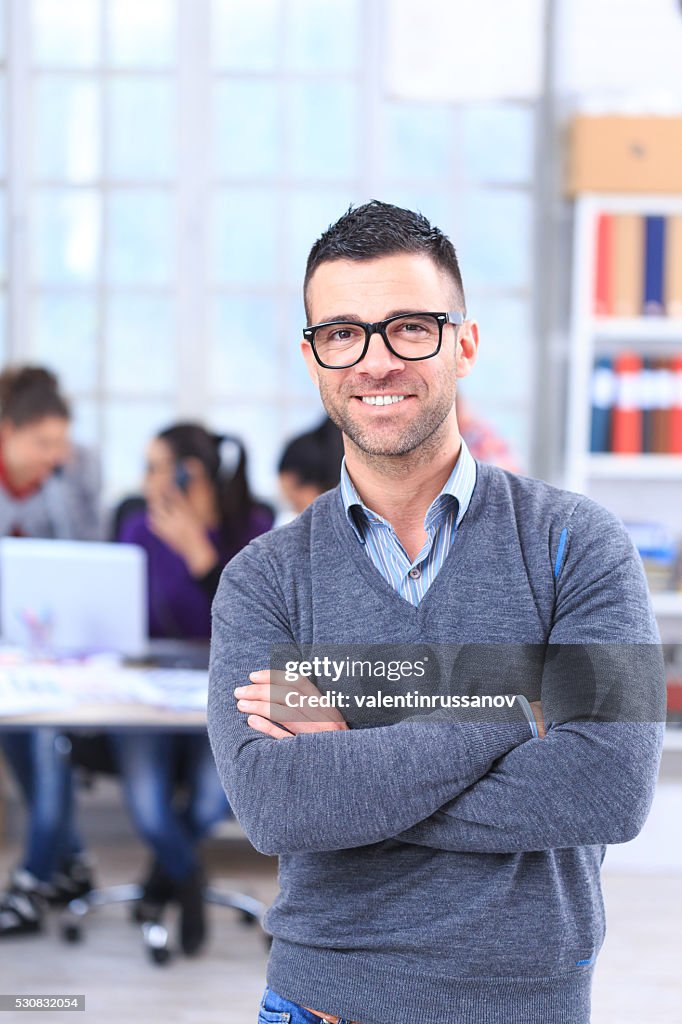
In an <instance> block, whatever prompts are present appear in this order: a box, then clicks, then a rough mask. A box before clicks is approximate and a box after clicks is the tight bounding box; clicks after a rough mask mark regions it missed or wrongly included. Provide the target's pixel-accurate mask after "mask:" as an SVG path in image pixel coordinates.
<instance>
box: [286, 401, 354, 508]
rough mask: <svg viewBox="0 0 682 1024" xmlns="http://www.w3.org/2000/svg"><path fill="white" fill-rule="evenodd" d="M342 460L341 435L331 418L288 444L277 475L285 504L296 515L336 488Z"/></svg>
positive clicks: (326, 418) (327, 418)
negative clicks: (320, 496)
mask: <svg viewBox="0 0 682 1024" xmlns="http://www.w3.org/2000/svg"><path fill="white" fill-rule="evenodd" d="M342 458H343V441H342V439H341V431H340V430H339V428H338V427H337V426H336V424H335V423H333V422H332V420H330V419H329V417H328V416H327V417H325V419H324V420H323V421H322V423H320V425H319V426H318V427H315V429H314V430H309V431H307V432H306V433H305V434H299V436H298V437H295V438H293V440H291V441H289V443H288V444H287V446H286V447H285V449H284V451H283V452H282V456H281V458H280V460H279V465H278V466H277V472H278V474H279V486H280V490H281V492H282V495H283V496H284V500H285V501H286V503H287V505H288V506H289V507H290V508H291V509H292V510H293V512H294V513H295V514H296V515H298V514H299V513H300V512H303V510H304V509H306V508H307V507H308V505H310V503H311V502H312V501H314V500H315V498H317V497H318V496H319V495H320V494H324V492H325V491H330V490H331V489H332V487H336V484H337V483H338V479H339V472H340V470H341V459H342ZM289 518H291V517H289Z"/></svg>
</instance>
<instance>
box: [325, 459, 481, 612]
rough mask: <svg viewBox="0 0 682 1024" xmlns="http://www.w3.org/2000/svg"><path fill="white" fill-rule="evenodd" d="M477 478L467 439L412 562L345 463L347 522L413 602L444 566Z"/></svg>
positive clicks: (390, 579) (378, 565)
mask: <svg viewBox="0 0 682 1024" xmlns="http://www.w3.org/2000/svg"><path fill="white" fill-rule="evenodd" d="M475 483H476V462H475V460H474V458H473V456H472V454H471V452H470V451H469V449H468V448H467V446H466V444H465V442H464V440H462V448H461V451H460V453H459V457H458V459H457V462H456V463H455V467H454V469H453V470H452V473H451V474H450V476H449V477H448V479H447V480H446V482H445V486H444V487H443V489H442V491H441V492H440V494H439V495H437V497H435V498H434V499H433V501H432V502H431V504H430V505H429V508H428V511H427V513H426V515H425V517H424V530H425V531H426V535H427V537H426V543H425V544H424V546H423V548H422V549H421V551H420V552H419V554H418V555H417V557H416V558H415V559H414V561H410V558H409V556H408V554H407V552H406V551H405V548H404V547H403V546H402V544H401V543H400V541H399V540H398V537H397V535H396V532H395V530H394V529H393V527H392V526H391V524H390V523H389V522H388V520H386V519H384V518H383V517H382V516H380V515H377V513H376V512H373V511H372V510H371V509H369V508H367V506H366V505H365V504H364V503H363V501H362V499H361V498H360V495H359V494H358V492H357V491H356V489H355V487H354V486H353V482H352V480H351V478H350V476H349V474H348V470H347V469H346V460H345V458H344V460H343V462H342V463H341V497H342V500H343V504H344V508H345V510H346V516H347V518H348V522H349V523H350V525H351V527H352V529H353V532H354V533H355V536H356V537H357V538H358V541H359V542H360V543H361V544H364V546H365V551H366V552H367V554H368V555H369V557H370V558H371V560H372V563H373V564H374V566H375V567H376V568H377V569H378V570H379V572H380V573H381V575H382V576H383V577H384V579H386V580H387V581H388V582H389V583H390V584H391V586H392V587H393V588H394V589H395V590H397V591H398V593H399V594H400V596H401V597H403V598H404V599H405V600H406V601H409V602H410V603H411V604H413V605H415V606H416V605H418V604H419V602H420V601H421V599H422V598H423V596H424V594H425V593H426V591H427V590H428V589H429V587H430V586H431V584H432V583H433V581H434V580H435V578H436V576H437V575H438V573H439V571H440V569H441V568H442V565H443V562H444V561H445V559H446V557H447V555H448V552H449V551H450V546H451V544H452V541H453V538H454V536H455V530H456V529H457V527H458V526H459V524H460V523H461V521H462V518H463V516H464V514H465V512H466V510H467V508H468V507H469V502H470V500H471V495H472V493H473V490H474V485H475Z"/></svg>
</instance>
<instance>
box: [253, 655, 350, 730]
mask: <svg viewBox="0 0 682 1024" xmlns="http://www.w3.org/2000/svg"><path fill="white" fill-rule="evenodd" d="M249 679H250V680H252V682H251V683H250V684H248V685H245V686H237V687H236V689H235V691H234V695H235V697H236V698H237V708H238V709H239V710H240V711H244V712H248V713H249V717H248V718H247V720H246V721H247V724H248V725H249V726H250V727H251V728H252V729H256V730H257V731H258V732H264V733H265V734H266V735H267V736H272V737H273V739H276V740H284V739H291V738H292V736H296V735H298V734H299V733H304V732H330V731H334V730H343V729H347V728H348V726H347V725H346V722H345V720H344V718H343V716H342V714H341V712H340V711H339V710H338V708H333V707H316V706H314V705H313V706H311V705H310V703H309V702H308V701H307V700H303V701H302V700H300V696H297V695H301V696H303V697H313V698H315V697H318V698H319V697H321V696H322V694H321V693H320V691H319V690H318V689H317V687H316V686H315V685H314V683H311V681H310V680H309V679H308V678H307V677H306V676H299V677H298V679H297V680H296V682H295V683H290V682H287V681H286V680H285V679H284V673H283V672H271V671H270V669H263V670H262V671H259V672H251V673H250V674H249ZM287 694H288V695H289V701H290V703H289V704H287V702H286V698H287ZM292 715H294V716H295V718H294V719H293V720H292V717H291V716H292ZM275 723H279V725H277V724H275ZM280 726H285V728H280ZM287 730H288V731H287Z"/></svg>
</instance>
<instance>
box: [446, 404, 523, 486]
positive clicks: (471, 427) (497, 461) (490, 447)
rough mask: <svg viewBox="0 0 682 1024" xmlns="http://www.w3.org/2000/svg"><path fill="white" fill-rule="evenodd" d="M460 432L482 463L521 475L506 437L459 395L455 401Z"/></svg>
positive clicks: (474, 455)
mask: <svg viewBox="0 0 682 1024" xmlns="http://www.w3.org/2000/svg"><path fill="white" fill-rule="evenodd" d="M455 405H456V408H457V423H458V425H459V431H460V434H461V435H462V437H463V438H464V440H465V441H466V444H467V447H468V448H469V451H470V452H471V454H472V455H473V457H474V458H475V459H480V460H481V462H492V464H493V465H494V466H499V467H500V469H506V470H508V471H509V472H510V473H519V472H520V468H519V465H518V463H517V461H516V459H515V458H514V456H513V454H512V451H511V449H510V447H509V445H508V444H507V442H506V441H505V439H504V437H502V435H501V434H499V433H498V432H497V430H496V429H495V427H494V426H493V425H492V424H491V423H489V422H488V421H487V420H485V419H483V418H482V417H481V416H479V415H478V414H477V413H475V412H474V411H473V409H472V408H471V405H470V403H469V402H468V401H467V400H466V399H464V398H463V397H462V396H461V395H460V394H459V393H458V394H457V398H456V400H455Z"/></svg>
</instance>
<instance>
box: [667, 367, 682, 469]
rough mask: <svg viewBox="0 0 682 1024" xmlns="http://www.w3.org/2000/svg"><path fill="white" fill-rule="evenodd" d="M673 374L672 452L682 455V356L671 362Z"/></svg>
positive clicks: (670, 421) (671, 408)
mask: <svg viewBox="0 0 682 1024" xmlns="http://www.w3.org/2000/svg"><path fill="white" fill-rule="evenodd" d="M671 369H672V373H673V401H672V406H671V407H670V416H669V420H668V422H669V424H670V452H671V454H672V455H682V356H675V358H674V359H672V360H671Z"/></svg>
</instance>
